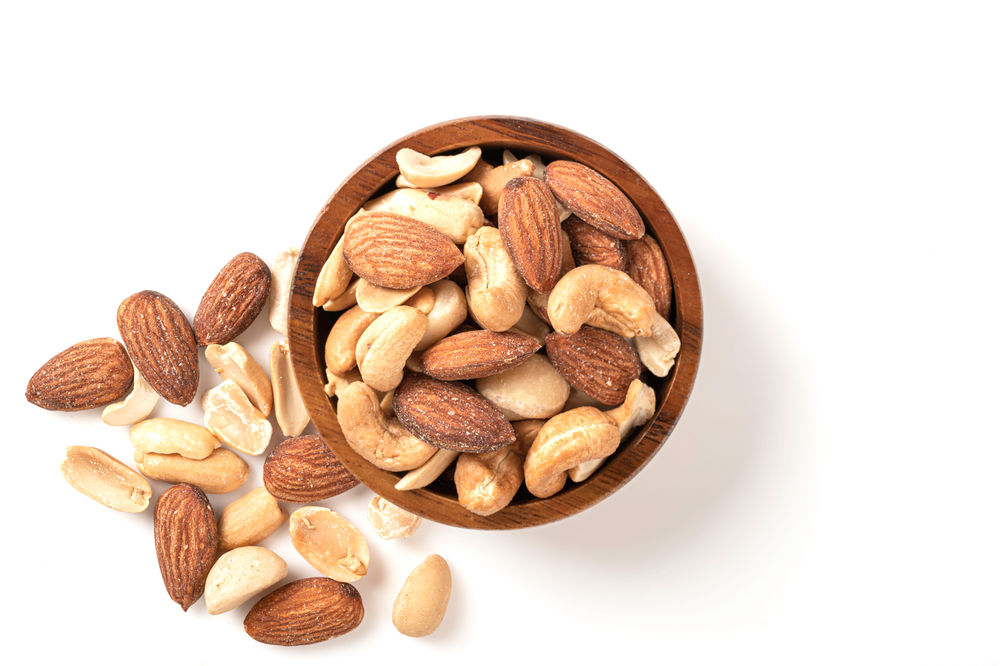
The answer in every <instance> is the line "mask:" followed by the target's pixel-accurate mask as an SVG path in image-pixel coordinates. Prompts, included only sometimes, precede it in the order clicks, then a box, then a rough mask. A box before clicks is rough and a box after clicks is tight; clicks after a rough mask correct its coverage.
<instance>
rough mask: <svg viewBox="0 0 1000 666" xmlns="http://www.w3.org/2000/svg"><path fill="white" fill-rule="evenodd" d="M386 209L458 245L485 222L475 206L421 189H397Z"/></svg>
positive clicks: (462, 200)
mask: <svg viewBox="0 0 1000 666" xmlns="http://www.w3.org/2000/svg"><path fill="white" fill-rule="evenodd" d="M480 189H482V187H481V186H480ZM389 210H390V212H393V213H396V214H398V215H403V216H405V217H409V218H413V219H414V220H419V221H420V222H423V223H424V224H426V225H428V226H430V227H433V228H435V229H437V230H438V231H440V232H441V233H443V234H444V235H445V236H447V237H448V238H450V239H451V240H453V241H454V242H456V243H458V244H459V245H461V244H462V243H464V242H465V239H466V238H468V237H469V234H473V233H475V232H476V231H477V230H478V229H480V228H481V227H482V226H483V224H485V223H486V218H485V217H483V211H482V210H481V209H480V208H479V206H477V205H476V204H474V203H471V202H469V201H467V200H465V199H461V198H459V197H452V196H448V195H446V194H438V193H437V192H426V191H424V190H410V189H404V190H397V191H396V194H395V196H393V198H392V200H391V201H390V202H389Z"/></svg>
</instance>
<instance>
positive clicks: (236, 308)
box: [194, 252, 271, 347]
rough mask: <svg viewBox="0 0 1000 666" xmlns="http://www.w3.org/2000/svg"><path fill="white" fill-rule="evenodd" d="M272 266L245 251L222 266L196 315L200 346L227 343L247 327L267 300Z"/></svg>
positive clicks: (196, 328) (196, 335)
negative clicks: (269, 266)
mask: <svg viewBox="0 0 1000 666" xmlns="http://www.w3.org/2000/svg"><path fill="white" fill-rule="evenodd" d="M270 291H271V269H270V268H268V267H267V264H265V263H264V260H263V259H261V258H260V257H258V256H257V255H256V254H254V253H252V252H243V253H242V254H238V255H236V256H235V257H233V259H232V260H231V261H230V262H229V263H228V264H226V265H225V266H223V267H222V270H221V271H219V274H218V275H216V276H215V279H214V280H212V284H210V285H208V289H206V290H205V295H204V296H202V297H201V304H200V305H198V311H197V312H195V315H194V335H195V338H196V339H197V340H198V345H199V346H200V347H205V346H207V345H211V344H217V345H224V344H226V343H228V342H231V341H232V340H233V339H234V338H236V337H237V336H238V335H239V334H240V333H242V332H243V331H245V330H247V329H248V328H249V327H250V324H252V323H253V322H254V320H255V319H256V318H257V315H259V314H260V311H261V310H263V309H264V306H265V305H266V304H267V296H268V294H269V293H270Z"/></svg>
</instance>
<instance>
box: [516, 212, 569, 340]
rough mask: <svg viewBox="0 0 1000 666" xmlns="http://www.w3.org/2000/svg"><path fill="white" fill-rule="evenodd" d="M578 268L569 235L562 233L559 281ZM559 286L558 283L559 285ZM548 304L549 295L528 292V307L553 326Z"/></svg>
mask: <svg viewBox="0 0 1000 666" xmlns="http://www.w3.org/2000/svg"><path fill="white" fill-rule="evenodd" d="M574 268H576V260H575V259H573V250H572V248H571V247H570V243H569V234H567V233H566V232H565V231H563V232H562V267H561V268H560V269H559V279H560V280H561V279H562V277H563V276H564V275H566V273H569V272H570V271H571V270H573V269H574ZM557 284H558V283H557ZM548 304H549V295H548V294H540V293H538V292H537V291H535V290H534V289H529V290H528V305H530V306H531V308H530V309H531V310H532V311H533V312H534V313H535V314H536V315H537V316H538V318H539V319H541V320H542V322H543V323H545V324H551V322H550V321H549V314H548Z"/></svg>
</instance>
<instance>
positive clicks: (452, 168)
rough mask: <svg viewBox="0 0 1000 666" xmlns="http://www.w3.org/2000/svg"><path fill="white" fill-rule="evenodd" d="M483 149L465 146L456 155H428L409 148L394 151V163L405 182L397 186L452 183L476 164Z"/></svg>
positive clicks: (427, 185) (434, 185) (428, 185)
mask: <svg viewBox="0 0 1000 666" xmlns="http://www.w3.org/2000/svg"><path fill="white" fill-rule="evenodd" d="M482 153H483V151H482V150H480V148H479V147H478V146H472V147H471V148H466V149H465V150H463V151H462V152H461V153H459V154H458V155H438V156H437V157H428V156H427V155H424V154H422V153H418V152H417V151H415V150H411V149H410V148H403V149H402V150H400V151H399V152H398V153H396V164H398V165H399V174H400V176H401V177H402V178H403V180H404V183H405V184H402V185H401V184H400V183H399V182H398V181H397V183H396V185H397V187H440V186H441V185H447V184H448V183H453V182H455V181H456V180H458V179H459V178H461V177H462V176H464V175H465V174H467V173H469V172H470V171H471V170H472V167H474V166H476V162H478V161H479V157H480V155H482Z"/></svg>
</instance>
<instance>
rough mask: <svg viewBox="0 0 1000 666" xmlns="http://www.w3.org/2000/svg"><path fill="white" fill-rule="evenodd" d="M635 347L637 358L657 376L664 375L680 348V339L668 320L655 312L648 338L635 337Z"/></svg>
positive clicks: (671, 365) (672, 365)
mask: <svg viewBox="0 0 1000 666" xmlns="http://www.w3.org/2000/svg"><path fill="white" fill-rule="evenodd" d="M635 348H636V351H638V352H639V360H641V361H642V364H643V365H645V366H646V367H647V368H649V371H650V372H652V373H653V374H654V375H656V376H657V377H666V376H667V373H668V372H670V368H672V367H674V359H675V358H677V353H678V352H680V350H681V339H680V337H678V335H677V332H676V331H675V330H674V327H673V326H671V325H670V322H668V321H667V320H666V319H664V318H663V317H661V316H660V315H659V313H656V314H655V316H654V317H653V329H652V335H650V336H649V337H648V338H636V339H635Z"/></svg>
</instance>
